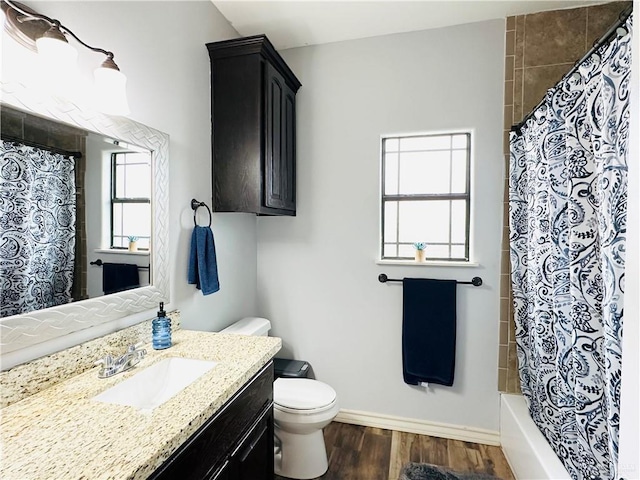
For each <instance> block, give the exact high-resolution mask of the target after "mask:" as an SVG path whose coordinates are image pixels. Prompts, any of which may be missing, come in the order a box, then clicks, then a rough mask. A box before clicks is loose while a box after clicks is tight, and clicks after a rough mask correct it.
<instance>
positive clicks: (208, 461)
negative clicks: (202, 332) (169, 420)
mask: <svg viewBox="0 0 640 480" xmlns="http://www.w3.org/2000/svg"><path fill="white" fill-rule="evenodd" d="M272 401H273V362H269V363H268V364H267V365H266V366H265V367H264V368H263V369H262V370H260V372H258V373H257V374H256V375H255V376H254V377H253V378H252V379H251V380H250V381H249V382H247V384H246V385H245V386H244V387H243V388H242V389H240V391H238V392H237V393H236V394H235V395H234V396H233V397H232V398H231V399H230V400H229V401H228V402H227V403H225V404H224V406H223V407H222V408H221V409H220V410H219V411H218V412H217V413H216V414H215V415H214V416H213V417H211V418H210V419H209V420H207V421H206V423H205V424H204V425H203V426H202V427H200V429H199V430H198V431H197V432H196V433H194V434H193V435H192V436H191V437H190V438H189V439H188V440H187V441H186V442H185V443H184V444H182V446H180V447H179V448H178V450H177V451H176V452H175V453H174V454H173V455H172V456H171V457H169V459H168V460H167V461H166V462H165V463H164V464H162V466H160V467H159V468H158V469H157V470H156V471H155V472H154V473H153V475H151V477H149V478H151V479H156V480H157V479H162V480H164V479H174V478H175V479H179V480H192V479H193V480H195V479H198V480H199V479H203V478H206V477H207V474H209V473H212V472H213V470H214V468H215V467H217V466H219V465H221V464H222V463H223V462H224V461H225V460H226V457H227V456H228V454H229V453H230V452H231V451H232V450H233V449H234V448H235V446H236V445H237V444H238V443H239V441H240V440H241V438H242V437H243V435H245V434H246V431H247V430H248V429H249V428H250V427H251V426H252V424H253V423H254V422H255V420H256V418H257V417H258V415H260V414H261V413H262V412H263V410H264V408H265V406H266V405H268V404H271V403H272Z"/></svg>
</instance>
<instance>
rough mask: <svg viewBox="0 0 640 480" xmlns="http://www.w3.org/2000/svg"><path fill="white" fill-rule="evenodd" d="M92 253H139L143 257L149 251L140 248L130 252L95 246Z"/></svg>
mask: <svg viewBox="0 0 640 480" xmlns="http://www.w3.org/2000/svg"><path fill="white" fill-rule="evenodd" d="M93 252H94V253H107V254H112V255H140V256H144V257H148V256H149V251H143V250H140V251H138V252H130V251H129V250H117V249H112V248H96V249H95V250H94V251H93Z"/></svg>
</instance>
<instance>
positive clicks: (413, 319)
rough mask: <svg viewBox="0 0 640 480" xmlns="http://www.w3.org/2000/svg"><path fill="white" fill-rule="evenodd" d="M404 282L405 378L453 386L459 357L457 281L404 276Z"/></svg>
mask: <svg viewBox="0 0 640 480" xmlns="http://www.w3.org/2000/svg"><path fill="white" fill-rule="evenodd" d="M402 285H403V288H402V290H403V307H402V370H403V372H402V373H403V377H404V381H405V383H408V384H409V385H418V384H420V383H421V382H427V383H438V384H441V385H447V386H451V385H453V372H454V369H455V359H456V281H455V280H430V279H428V278H405V279H403V280H402Z"/></svg>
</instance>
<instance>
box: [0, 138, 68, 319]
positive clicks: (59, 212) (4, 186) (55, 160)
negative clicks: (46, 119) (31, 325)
mask: <svg viewBox="0 0 640 480" xmlns="http://www.w3.org/2000/svg"><path fill="white" fill-rule="evenodd" d="M0 154H1V155H0V317H6V316H9V315H16V314H20V313H27V312H30V311H32V310H36V309H41V308H47V307H52V306H55V305H61V304H63V303H68V302H70V301H71V287H72V284H73V268H74V246H75V222H76V200H75V180H74V159H73V157H65V156H63V155H60V154H57V153H52V152H49V151H46V150H40V149H38V148H34V147H29V146H25V145H21V144H17V143H12V142H7V141H4V140H2V141H0Z"/></svg>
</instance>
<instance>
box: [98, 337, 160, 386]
mask: <svg viewBox="0 0 640 480" xmlns="http://www.w3.org/2000/svg"><path fill="white" fill-rule="evenodd" d="M141 346H142V343H137V344H135V345H130V346H129V348H128V349H127V352H126V353H125V354H124V355H121V356H120V357H117V358H113V357H112V356H111V355H107V356H106V357H104V358H101V359H100V360H98V361H97V362H96V363H95V364H96V365H102V368H101V369H100V371H99V372H98V377H100V378H109V377H113V376H114V375H116V374H118V373H121V372H126V371H127V370H129V369H130V368H131V367H133V366H134V365H137V364H138V363H140V360H142V359H143V358H144V356H145V355H146V354H147V351H146V350H144V349H142V350H139V348H140V347H141Z"/></svg>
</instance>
